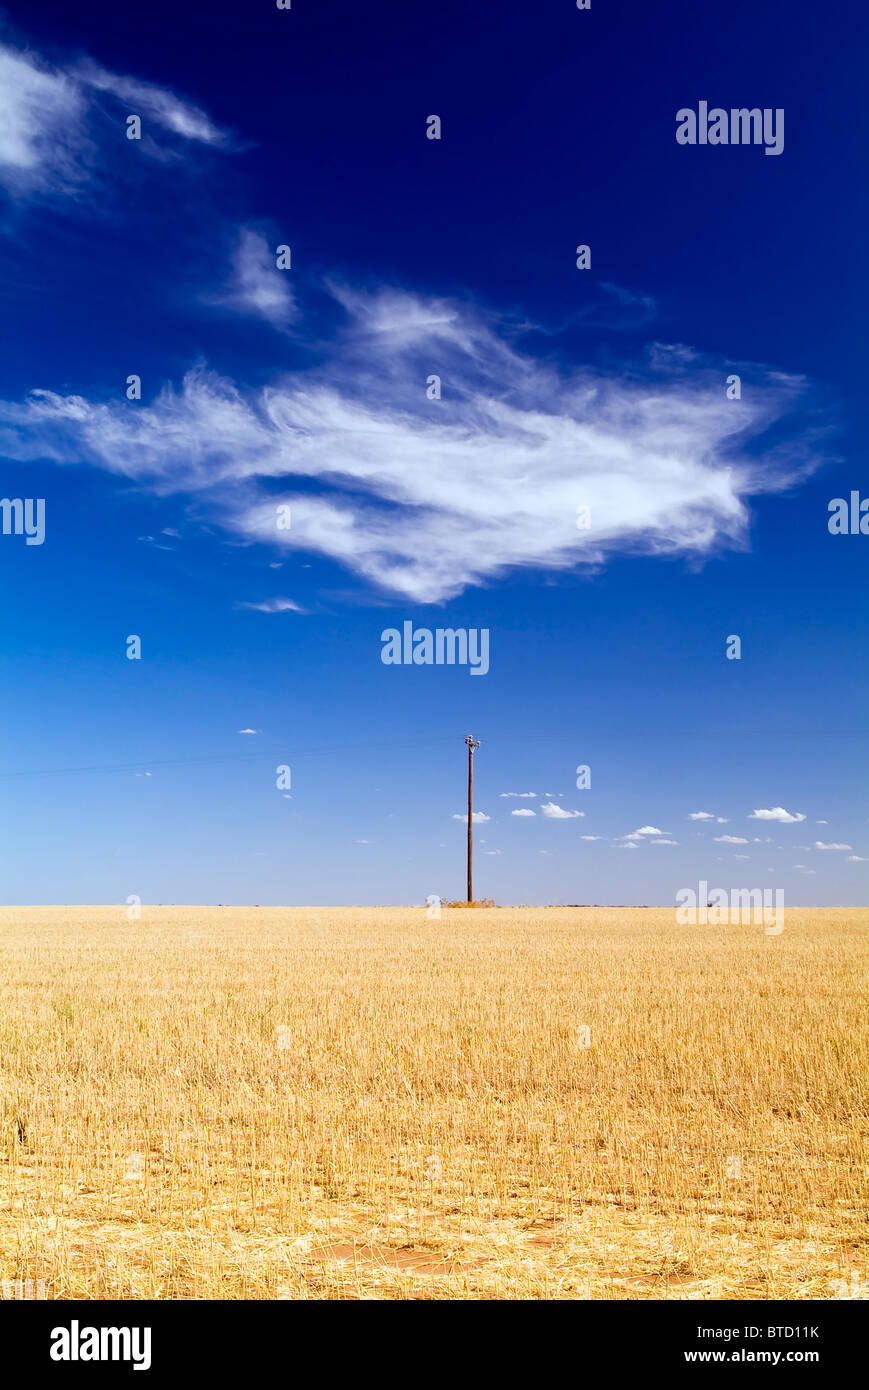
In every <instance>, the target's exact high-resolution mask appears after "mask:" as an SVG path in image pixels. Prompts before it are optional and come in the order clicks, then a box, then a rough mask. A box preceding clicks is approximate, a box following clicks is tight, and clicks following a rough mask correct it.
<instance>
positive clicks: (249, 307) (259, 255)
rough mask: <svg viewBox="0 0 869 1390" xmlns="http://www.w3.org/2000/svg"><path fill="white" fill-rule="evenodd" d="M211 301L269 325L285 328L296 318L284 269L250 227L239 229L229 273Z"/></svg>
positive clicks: (294, 302) (296, 312)
mask: <svg viewBox="0 0 869 1390" xmlns="http://www.w3.org/2000/svg"><path fill="white" fill-rule="evenodd" d="M209 298H210V300H211V302H213V303H215V304H222V305H225V306H226V307H227V308H230V309H234V310H236V311H237V312H238V313H247V314H254V315H256V316H257V317H259V318H263V319H265V320H266V322H267V323H270V324H271V325H272V327H273V328H286V327H287V326H288V325H289V324H290V323H292V322H293V320H294V319H295V318H297V317H298V313H299V311H298V308H297V305H296V297H295V295H294V293H293V290H292V288H291V287H290V284H289V280H288V278H287V272H286V271H283V270H278V268H277V264H276V253H275V248H274V247H272V246H270V245H269V243H268V242H267V241H266V239H265V237H264V236H263V235H262V234H261V233H260V232H257V231H254V230H253V229H252V228H250V227H244V228H242V231H241V233H240V235H239V237H238V240H237V243H236V246H235V250H234V252H233V257H232V276H231V278H230V281H229V283H228V285H227V286H226V288H225V290H223V291H222V292H221V293H220V294H218V295H214V296H209Z"/></svg>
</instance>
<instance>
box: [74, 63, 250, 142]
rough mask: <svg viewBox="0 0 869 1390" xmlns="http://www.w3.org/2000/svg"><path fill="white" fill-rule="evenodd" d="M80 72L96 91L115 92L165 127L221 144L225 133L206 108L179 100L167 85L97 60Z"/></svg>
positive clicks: (190, 137)
mask: <svg viewBox="0 0 869 1390" xmlns="http://www.w3.org/2000/svg"><path fill="white" fill-rule="evenodd" d="M76 76H77V77H78V78H79V79H80V80H81V81H82V82H84V83H85V84H86V85H87V86H89V87H93V88H94V90H95V91H100V92H111V93H112V95H113V96H116V97H118V98H119V100H120V101H122V102H123V103H124V105H125V106H127V107H128V108H129V110H130V112H133V113H135V114H136V115H137V116H144V117H148V118H149V119H150V120H152V121H156V123H157V124H158V125H161V126H162V127H163V129H164V130H170V131H172V133H173V135H180V136H182V138H183V139H185V140H198V141H199V142H200V143H201V144H204V145H219V144H221V143H222V142H223V140H224V139H225V136H224V133H223V131H221V130H218V128H217V126H216V125H214V124H213V122H212V121H210V120H209V119H208V117H207V116H206V114H205V112H204V111H200V110H199V109H198V108H197V107H195V106H190V105H188V103H187V102H184V101H181V100H179V98H178V97H176V96H175V94H174V92H170V91H167V90H166V88H165V87H155V86H154V85H153V84H152V83H150V82H139V81H137V80H136V79H135V78H132V77H119V76H117V75H116V74H115V73H112V72H106V70H105V68H101V67H98V66H97V65H96V64H95V63H83V64H82V65H81V67H80V68H79V69H78V72H77V73H76Z"/></svg>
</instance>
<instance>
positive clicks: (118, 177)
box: [0, 0, 869, 904]
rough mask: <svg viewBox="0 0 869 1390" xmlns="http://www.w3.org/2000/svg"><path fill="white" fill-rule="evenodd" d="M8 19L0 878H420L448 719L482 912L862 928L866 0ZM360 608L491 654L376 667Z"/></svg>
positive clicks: (456, 891) (24, 895) (174, 888)
mask: <svg viewBox="0 0 869 1390" xmlns="http://www.w3.org/2000/svg"><path fill="white" fill-rule="evenodd" d="M4 15H5V19H4V23H3V25H2V28H0V42H2V43H3V44H4V45H5V57H4V66H3V67H2V68H0V76H2V78H3V83H2V84H0V85H2V89H3V91H4V93H5V95H4V96H3V97H2V98H0V198H2V201H0V258H2V266H0V296H2V298H0V308H2V315H3V329H4V331H3V338H2V341H3V361H2V385H0V456H2V458H3V469H2V484H0V493H2V495H3V496H6V497H9V498H14V497H21V498H25V497H29V498H44V499H45V504H46V538H45V543H44V544H43V545H41V546H31V547H27V546H25V544H24V540H23V537H20V536H12V535H10V536H0V566H2V572H3V573H2V578H3V585H4V592H5V594H6V596H7V600H6V602H5V603H4V605H3V610H2V715H3V718H2V728H3V733H2V739H3V744H2V752H3V756H2V767H3V777H2V782H0V787H2V791H0V795H2V819H0V829H2V882H3V887H2V890H0V891H2V899H3V900H4V901H7V902H13V903H41V902H48V903H51V902H60V903H63V902H123V901H124V900H125V899H126V897H127V896H128V895H129V894H138V895H140V896H141V898H142V899H143V901H145V902H149V901H151V902H197V903H211V902H224V903H228V902H234V903H249V902H250V903H254V902H256V903H312V904H314V903H338V902H356V903H369V902H373V903H378V902H379V903H389V902H422V901H423V899H424V898H425V896H426V895H427V894H429V893H440V894H442V895H456V896H458V895H460V894H461V893H462V890H463V851H464V826H463V824H462V823H461V822H460V821H459V820H456V819H454V816H455V815H457V814H460V813H461V812H462V810H463V809H464V805H463V794H464V785H463V778H464V770H465V764H464V747H463V743H462V739H463V737H464V735H465V734H466V733H467V732H473V733H474V734H475V736H476V737H478V738H480V739H481V740H482V747H481V749H480V752H479V754H478V755H477V805H478V807H479V808H480V810H481V811H483V812H484V813H485V814H486V815H488V816H489V817H490V819H489V820H488V821H487V822H485V823H483V824H481V825H480V827H479V829H478V832H477V834H478V854H477V875H476V887H477V890H478V894H479V895H481V896H482V895H485V896H491V897H494V898H495V899H496V901H499V902H529V903H531V902H616V903H621V902H624V903H643V902H648V903H672V902H673V901H674V897H675V893H676V891H677V890H678V889H679V888H680V887H683V886H691V885H695V884H696V883H697V882H698V879H701V878H705V879H707V880H708V881H709V882H710V883H713V884H719V885H721V886H724V887H728V888H729V887H731V886H741V885H744V886H758V887H771V888H773V887H781V888H783V889H784V891H785V896H786V901H787V902H789V903H806V904H836V903H841V904H865V903H867V902H869V889H867V868H869V804H867V795H866V787H867V780H866V770H865V769H866V751H867V750H866V744H867V737H866V732H867V724H869V720H867V715H866V708H865V706H866V696H865V691H866V684H867V669H866V668H867V662H866V639H865V621H864V614H865V608H866V592H867V590H866V568H867V559H869V536H860V535H857V536H844V537H840V536H831V535H830V534H829V532H828V529H827V520H828V511H827V504H828V502H829V500H830V499H831V498H834V497H839V496H846V497H847V496H848V495H849V493H850V491H851V490H852V489H857V490H860V493H861V496H863V497H865V496H869V470H867V466H866V435H867V392H866V379H867V360H866V353H865V351H864V341H865V323H866V317H867V309H869V305H867V294H866V285H867V277H866V274H865V268H864V258H865V246H866V244H867V216H866V213H867V192H866V180H865V152H866V148H867V133H869V132H867V116H866V106H865V53H866V40H867V37H869V21H867V18H866V14H865V10H863V9H862V8H861V7H860V6H858V5H857V4H853V5H846V4H843V3H831V4H827V5H825V6H823V7H822V8H819V7H818V6H817V5H814V4H811V5H810V4H808V3H806V2H805V0H801V2H798V3H787V4H785V3H764V4H760V5H759V4H757V3H756V0H755V3H748V2H747V0H737V2H736V3H733V4H731V5H729V6H727V7H708V6H699V5H697V4H696V0H693V2H692V3H668V4H648V5H640V4H638V3H621V4H617V3H613V2H611V0H593V8H592V9H591V11H588V12H580V11H577V10H576V8H575V6H574V5H573V4H572V0H559V2H558V3H555V2H554V0H547V2H546V3H544V4H542V5H537V6H534V5H528V4H524V3H523V4H520V3H503V4H495V3H490V0H484V2H483V3H479V4H473V5H469V4H468V3H467V0H464V3H457V2H456V0H446V2H445V3H441V4H439V5H437V6H430V5H427V4H422V3H408V2H407V0H405V3H402V4H399V3H386V2H385V0H382V2H381V3H378V2H377V0H369V3H366V4H365V5H360V4H358V3H355V0H354V3H350V2H349V0H346V2H345V0H341V2H340V3H332V2H330V0H317V3H315V0H294V6H293V9H292V11H290V12H281V11H278V10H277V9H275V8H272V7H270V6H269V4H268V3H267V0H259V3H257V4H256V5H247V6H241V5H231V6H230V5H225V4H214V3H206V2H205V0H187V2H186V3H185V4H183V5H179V4H177V0H176V3H174V4H171V5H169V4H164V3H160V2H159V0H158V3H154V4H149V5H148V6H146V7H135V6H131V7H124V6H120V7H119V6H116V5H109V4H95V3H87V0H83V3H80V4H78V5H76V6H69V5H65V4H60V3H54V2H53V0H48V3H45V4H42V5H40V6H39V7H38V10H34V9H33V7H32V6H31V5H27V6H25V5H18V4H10V5H7V6H6V7H5V11H4ZM142 84H146V85H142ZM700 100H707V101H708V102H709V103H710V105H720V106H722V107H724V108H730V107H739V106H749V107H753V106H759V107H771V108H783V109H784V111H785V147H784V151H783V153H782V154H781V155H780V156H774V157H769V156H766V155H765V154H764V152H763V149H762V148H759V147H754V146H749V147H742V146H740V147H723V148H713V147H709V146H707V147H705V148H703V147H694V148H691V147H683V146H679V145H677V143H676V141H675V138H674V132H675V113H676V111H677V110H678V109H679V108H682V107H686V106H694V107H696V105H697V103H698V102H699V101H700ZM130 112H138V113H139V114H140V115H141V116H142V119H143V133H144V137H145V138H144V139H143V140H142V141H141V142H132V141H128V140H126V139H125V133H124V132H125V125H124V121H125V117H126V115H127V114H128V113H130ZM197 112H198V113H199V114H198V115H197V114H196V113H197ZM432 113H436V114H439V115H440V116H441V119H442V122H443V137H442V139H441V140H440V141H429V140H427V139H426V137H425V122H426V118H427V117H428V116H429V115H430V114H432ZM284 242H286V243H288V244H290V245H291V246H292V258H293V266H292V270H291V271H290V272H278V271H277V270H274V269H273V268H272V266H271V264H270V263H268V258H267V257H266V252H268V254H269V255H271V254H272V253H273V251H274V248H275V247H276V246H277V245H278V244H280V243H284ZM579 243H587V244H589V245H590V246H591V248H592V268H591V270H590V271H578V270H577V269H576V267H575V255H574V248H575V247H576V246H577V244H579ZM264 257H265V259H264ZM432 318H434V319H435V320H438V321H439V322H440V321H447V322H448V327H447V328H446V329H443V330H442V329H440V328H435V329H432V328H431V319H432ZM194 370H195V371H197V372H198V375H194V376H193V377H188V384H187V386H186V388H185V386H184V379H185V374H188V373H190V372H191V371H194ZM734 371H735V372H739V373H740V374H741V376H742V379H743V399H742V401H740V402H728V403H727V404H726V411H729V412H731V414H730V415H727V414H725V406H724V404H723V402H724V381H725V378H726V376H727V375H728V373H730V372H734ZM131 372H135V373H138V374H139V375H141V377H142V383H143V385H142V400H141V401H140V402H135V403H133V402H127V401H126V400H125V398H124V383H125V380H126V377H127V375H128V374H129V373H131ZM429 372H438V373H440V374H441V375H442V376H443V383H444V385H443V400H442V401H440V402H438V403H436V404H434V403H429V402H427V401H426V400H425V393H424V389H425V388H424V384H425V379H426V375H427V374H428V373H429ZM208 373H210V374H211V375H207V374H208ZM215 383H219V384H217V385H215ZM170 389H171V391H173V392H174V393H176V394H175V395H174V396H169V395H167V394H166V392H167V391H168V390H170ZM34 391H37V392H40V391H41V392H49V393H52V395H51V396H49V397H46V396H33V395H31V393H32V392H34ZM161 393H162V394H161ZM70 398H73V399H72V400H70ZM275 400H277V405H276V406H274V411H275V412H276V414H274V413H273V414H272V415H271V416H269V417H268V419H267V420H266V422H265V423H264V420H265V417H267V416H268V412H269V410H270V409H272V406H270V405H269V402H271V403H272V404H273V403H274V402H275ZM438 412H439V413H438ZM736 412H742V414H740V415H739V416H737V414H736ZM737 418H739V420H740V422H741V423H740V424H739V425H733V426H731V425H730V423H729V421H730V420H731V419H733V420H736V419H737ZM722 421H723V422H724V423H722ZM742 431H744V432H742ZM720 480H724V482H723V483H722V488H723V490H724V500H723V501H722V494H721V493H720V492H719V491H718V490H717V488H718V481H720ZM662 490H663V491H662ZM664 493H665V494H666V498H669V499H670V500H669V501H667V502H665V503H663V504H662V496H663V495H664ZM282 497H291V498H292V503H293V528H292V529H291V531H290V533H289V534H288V535H282V536H280V537H278V536H276V535H274V536H273V535H271V534H270V533H269V531H268V527H267V526H266V525H264V523H263V520H262V518H263V515H265V514H266V512H267V511H268V507H269V506H270V504H271V503H272V502H276V501H278V500H280V499H281V498H282ZM589 498H591V499H593V502H594V505H593V515H594V516H595V517H596V518H598V519H600V518H602V517H603V516H604V515H606V518H607V524H608V531H607V535H606V536H605V537H604V536H603V535H601V536H600V544H601V549H600V552H599V553H598V552H595V556H596V563H595V564H594V565H591V566H589V565H588V564H584V563H582V562H581V561H580V560H579V559H578V558H577V556H572V557H571V554H570V553H569V552H570V546H571V545H574V544H577V543H578V544H580V545H581V544H582V542H581V541H580V542H577V536H576V531H575V526H574V522H573V513H574V512H575V508H576V506H577V505H579V504H580V503H582V502H583V501H585V500H587V499H589ZM731 502H732V503H733V504H734V505H735V507H736V510H737V512H738V515H734V514H733V512H732V510H731V511H730V512H729V511H728V504H729V503H731ZM306 505H314V506H315V507H321V508H322V510H321V511H316V510H315V511H311V512H310V514H307V513H306V510H305V508H306ZM740 508H741V510H740ZM306 516H307V519H306ZM297 518H298V520H297ZM550 537H551V543H550V539H549V538H550ZM595 541H596V538H595V532H594V526H593V527H592V531H591V532H590V533H589V545H593V544H595ZM276 566H280V567H279V568H278V567H276ZM275 599H286V600H290V601H291V602H292V604H294V605H296V608H295V609H288V610H287V611H280V612H267V611H261V610H259V609H257V608H255V607H244V606H242V605H245V604H251V605H254V604H260V605H263V604H265V605H268V604H269V602H270V601H272V600H275ZM297 609H298V610H301V611H296V610H297ZM405 619H411V620H413V621H414V623H415V624H417V625H423V626H429V627H432V628H434V627H437V626H443V627H446V626H449V627H471V628H480V627H487V628H488V629H489V630H490V633H491V669H490V671H489V673H488V674H487V675H486V676H484V677H472V676H471V675H470V673H469V672H468V671H467V670H466V669H462V668H455V669H448V668H438V667H425V666H423V667H418V668H416V667H410V668H404V667H401V668H393V667H389V666H384V665H383V664H382V663H381V661H380V649H381V643H380V633H381V630H382V629H384V628H386V627H390V626H393V625H396V626H400V625H401V623H402V621H403V620H405ZM131 633H136V634H139V635H140V636H141V638H142V644H143V659H142V660H141V661H128V660H127V659H126V656H125V639H126V637H127V635H128V634H131ZM731 633H737V634H739V635H740V636H741V638H742V643H743V654H742V659H741V660H740V661H728V660H726V659H725V639H726V638H727V636H728V635H729V634H731ZM248 728H250V729H254V730H257V731H258V732H257V733H255V734H241V733H239V732H238V731H239V730H242V729H248ZM279 763H289V764H291V766H292V798H291V799H288V798H286V797H284V796H283V795H282V794H281V792H280V791H279V790H277V789H276V787H275V768H276V766H277V765H278V764H279ZM579 763H585V764H589V765H590V766H591V769H592V786H591V789H590V790H582V791H579V790H577V789H576V787H575V768H576V765H577V764H579ZM79 769H89V770H85V771H81V770H79ZM146 773H148V774H150V775H148V776H146V775H144V774H146ZM507 792H523V793H527V792H534V793H535V794H536V795H535V796H534V797H524V798H523V799H518V798H510V797H506V796H502V793H507ZM544 803H546V804H548V805H550V806H556V807H559V806H560V807H562V808H566V809H568V810H580V811H583V812H584V815H583V816H581V817H571V818H565V817H557V816H554V815H553V814H551V813H550V814H549V815H546V814H544V813H542V812H541V806H542V805H543V804H544ZM534 808H536V814H535V816H534V817H531V816H519V817H517V816H514V815H512V814H511V812H513V811H514V810H517V809H526V810H527V809H534ZM776 808H784V811H785V812H787V813H788V815H790V816H794V817H797V816H799V817H804V818H805V819H801V820H787V821H783V819H782V818H781V817H779V818H778V819H770V818H757V817H753V816H752V812H754V811H757V810H773V811H775V810H776ZM701 811H705V812H708V813H710V815H711V816H712V817H713V818H714V819H712V820H692V819H690V816H691V813H695V814H696V813H698V812H701ZM718 818H721V820H720V822H719V820H718ZM531 819H534V825H533V826H532V825H531ZM652 828H655V829H657V830H659V831H661V832H662V833H661V834H660V835H657V836H655V835H652V834H651V833H647V834H644V835H642V836H640V837H639V838H635V839H633V840H631V839H629V838H625V837H629V836H630V835H631V834H632V833H633V832H636V831H637V830H639V829H644V830H648V831H649V832H651V829H652ZM583 835H586V836H598V837H600V838H598V839H594V840H590V839H587V840H583V839H582V838H581V836H583ZM722 835H727V836H732V837H734V839H738V840H744V841H746V843H745V844H733V843H728V842H723V841H720V840H718V839H717V838H716V837H719V836H722ZM656 839H657V840H660V841H675V842H676V843H675V844H668V843H660V844H653V843H652V841H653V840H656ZM818 845H827V846H840V845H841V846H847V847H848V848H841V849H840V848H818V847H816V846H818ZM629 846H633V847H634V848H628V847H629ZM737 855H740V856H745V857H742V858H736V856H737ZM797 866H800V867H797Z"/></svg>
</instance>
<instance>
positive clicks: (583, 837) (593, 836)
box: [579, 835, 601, 840]
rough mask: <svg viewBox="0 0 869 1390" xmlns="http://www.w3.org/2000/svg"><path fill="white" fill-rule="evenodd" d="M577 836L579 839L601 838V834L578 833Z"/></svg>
mask: <svg viewBox="0 0 869 1390" xmlns="http://www.w3.org/2000/svg"><path fill="white" fill-rule="evenodd" d="M579 838H580V839H581V840H599V839H600V838H601V836H600V835H580V837H579Z"/></svg>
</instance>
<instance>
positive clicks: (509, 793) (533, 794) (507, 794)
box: [501, 792, 537, 796]
mask: <svg viewBox="0 0 869 1390" xmlns="http://www.w3.org/2000/svg"><path fill="white" fill-rule="evenodd" d="M536 795H537V793H536V792H501V796H536Z"/></svg>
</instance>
